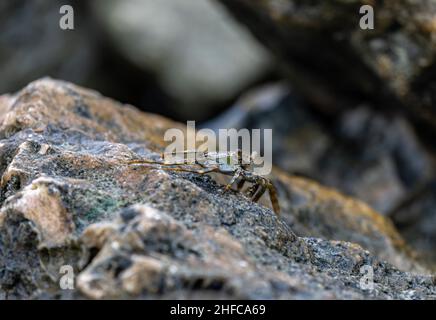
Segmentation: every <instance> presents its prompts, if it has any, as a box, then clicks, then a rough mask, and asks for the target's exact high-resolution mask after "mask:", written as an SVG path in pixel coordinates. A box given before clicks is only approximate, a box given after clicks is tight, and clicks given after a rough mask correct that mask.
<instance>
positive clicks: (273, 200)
mask: <svg viewBox="0 0 436 320" xmlns="http://www.w3.org/2000/svg"><path fill="white" fill-rule="evenodd" d="M267 188H268V192H269V198H270V200H271V204H272V207H273V210H274V212H275V213H276V214H277V215H280V204H279V199H278V196H277V190H276V188H275V187H274V185H273V184H272V183H270V182H269V183H268V185H267Z"/></svg>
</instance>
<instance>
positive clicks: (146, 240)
mask: <svg viewBox="0 0 436 320" xmlns="http://www.w3.org/2000/svg"><path fill="white" fill-rule="evenodd" d="M0 110H1V111H2V114H1V115H0V122H1V123H0V137H1V139H2V140H1V141H0V155H1V156H0V168H1V174H2V178H1V184H0V191H1V193H0V195H1V197H0V200H1V209H0V296H2V297H4V298H9V299H12V298H90V299H100V298H200V297H201V298H205V297H208V298H245V299H258V298H263V299H271V298H286V299H288V298H309V299H320V298H330V299H331V298H347V299H366V298H393V299H434V298H435V297H436V286H435V282H434V279H433V278H432V276H431V273H430V272H429V271H427V270H426V269H425V268H424V267H423V266H422V265H421V264H420V263H419V261H417V260H415V259H414V257H413V254H412V253H411V252H410V250H409V249H408V248H407V245H406V244H405V243H404V241H403V239H402V238H401V236H400V235H399V234H398V232H397V231H396V230H395V228H394V227H393V226H392V223H390V222H389V220H387V219H386V218H384V217H383V216H381V215H379V214H378V213H376V212H375V211H373V210H372V209H370V208H369V207H368V206H367V205H365V204H363V203H362V202H360V201H358V200H354V199H352V198H348V197H346V196H343V195H342V194H340V193H338V192H336V191H333V190H331V189H328V188H325V187H322V186H320V185H318V184H317V183H315V182H313V181H311V180H308V179H304V178H296V177H292V176H289V175H287V174H286V173H283V172H280V171H279V170H276V171H275V172H274V174H273V177H272V178H273V180H274V181H275V182H276V184H277V187H278V189H279V194H280V200H281V204H282V207H283V216H282V217H278V216H277V215H275V214H274V212H272V210H271V209H270V208H268V207H267V206H265V205H264V204H263V203H268V202H267V200H268V199H263V201H264V202H263V203H260V204H256V203H253V202H251V201H250V200H248V199H246V198H245V197H244V196H243V195H242V194H239V193H236V192H229V193H222V192H221V191H222V190H223V187H222V185H220V184H219V183H218V178H216V179H214V177H211V176H198V175H195V174H189V173H176V172H170V171H162V170H159V169H158V168H154V167H137V166H129V165H125V164H124V163H125V162H124V160H126V159H132V158H135V157H147V158H151V157H154V156H157V153H159V152H161V151H162V150H163V149H164V147H165V143H164V141H163V135H164V132H165V130H167V129H168V128H174V127H177V128H182V129H183V126H182V125H180V124H178V123H175V122H172V121H170V120H167V119H165V118H163V117H160V116H157V115H153V114H146V113H141V112H139V111H138V110H136V109H135V108H134V107H132V106H128V105H121V104H119V103H117V102H115V101H113V100H110V99H107V98H104V97H103V96H101V95H99V94H98V93H96V92H93V91H89V90H86V89H83V88H80V87H77V86H75V85H72V84H69V83H66V82H61V81H55V80H51V79H42V80H38V81H36V82H33V83H31V84H29V85H28V86H27V87H26V88H24V89H23V90H22V91H20V92H19V93H17V94H15V95H9V96H2V97H1V98H0ZM64 265H70V266H71V267H72V268H73V270H74V272H75V275H76V278H75V280H76V281H75V285H76V286H75V290H61V289H60V287H59V280H60V277H61V276H62V275H61V274H60V273H59V270H60V267H61V266H64ZM362 268H372V269H373V271H374V289H373V290H366V289H365V288H362V287H361V286H360V280H361V278H362V276H363V275H364V273H362V270H364V269H362Z"/></svg>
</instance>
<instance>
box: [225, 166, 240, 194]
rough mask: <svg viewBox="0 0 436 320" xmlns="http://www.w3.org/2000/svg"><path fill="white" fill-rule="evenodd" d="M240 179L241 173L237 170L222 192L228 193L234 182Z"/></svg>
mask: <svg viewBox="0 0 436 320" xmlns="http://www.w3.org/2000/svg"><path fill="white" fill-rule="evenodd" d="M241 177H242V172H241V171H240V170H237V171H236V172H235V174H234V175H233V177H232V179H231V180H230V182H229V183H228V184H227V185H226V187H225V190H224V192H227V191H229V190H230V189H231V188H232V185H233V184H234V183H235V182H236V180H238V179H240V178H241Z"/></svg>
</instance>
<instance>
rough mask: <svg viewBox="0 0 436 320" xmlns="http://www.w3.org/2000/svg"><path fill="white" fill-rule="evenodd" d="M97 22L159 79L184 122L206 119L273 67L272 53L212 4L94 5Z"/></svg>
mask: <svg viewBox="0 0 436 320" xmlns="http://www.w3.org/2000/svg"><path fill="white" fill-rule="evenodd" d="M93 9H94V10H93V12H94V14H95V16H96V20H97V21H100V23H101V25H102V28H103V29H104V30H105V31H106V33H107V34H109V35H110V38H111V41H112V42H113V44H114V46H115V47H117V48H119V51H120V52H121V54H122V55H123V56H124V57H125V58H126V59H128V60H129V61H131V62H132V63H134V64H135V65H136V66H137V67H138V68H140V69H142V70H145V71H151V72H153V74H155V75H156V77H157V79H158V81H159V83H160V84H161V86H162V87H163V88H164V89H165V91H166V92H167V93H168V94H169V95H170V96H172V97H173V98H174V100H175V101H176V102H178V103H179V105H177V106H175V107H174V110H173V113H174V114H175V115H176V116H181V118H182V119H186V118H187V119H204V118H207V116H209V115H210V114H212V113H213V108H214V107H216V106H217V105H219V104H223V103H225V102H227V101H229V100H231V99H233V98H234V97H235V96H236V95H237V94H238V93H239V92H240V91H241V90H242V89H244V88H245V87H247V86H248V85H249V84H251V83H253V82H255V81H257V80H258V79H259V77H261V76H262V75H264V74H265V73H266V71H267V70H268V69H269V68H270V65H271V64H270V60H269V56H268V53H267V52H266V50H264V49H263V48H262V47H261V46H260V45H258V44H257V42H256V41H254V40H253V39H252V37H251V35H250V34H249V33H248V32H247V31H246V30H245V29H244V28H241V27H240V26H239V25H238V24H237V23H235V22H234V21H233V20H232V19H231V18H230V17H228V15H227V13H226V12H225V11H224V10H223V9H222V8H221V6H220V5H218V4H217V3H215V2H214V1H211V0H204V1H197V0H185V1H177V0H148V1H138V0H128V1H94V2H93Z"/></svg>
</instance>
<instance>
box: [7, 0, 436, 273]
mask: <svg viewBox="0 0 436 320" xmlns="http://www.w3.org/2000/svg"><path fill="white" fill-rule="evenodd" d="M67 3H70V4H71V5H72V6H73V8H74V9H75V30H74V31H62V30H61V29H60V28H59V27H58V22H59V18H60V14H59V4H58V2H57V1H50V0H34V1H27V0H7V1H1V2H0V31H1V32H0V70H1V72H0V93H12V92H15V91H17V90H19V89H21V88H22V87H24V86H25V85H26V84H28V83H29V82H31V81H33V80H35V79H38V78H40V77H43V76H51V77H53V78H59V79H63V80H68V81H71V82H74V83H76V84H79V85H82V86H85V87H88V88H92V89H95V90H97V91H99V92H101V93H102V94H104V95H105V96H108V97H111V98H114V99H116V100H118V101H121V102H123V103H128V104H132V105H135V106H137V107H138V108H140V109H141V110H143V111H147V112H152V113H158V114H161V115H164V116H167V117H169V118H171V119H174V120H178V121H182V122H184V121H186V120H197V121H199V126H202V127H208V128H212V129H215V130H218V129H219V128H231V127H235V128H272V129H273V152H274V154H273V160H274V164H275V165H276V166H277V167H279V168H280V169H282V170H283V171H285V172H288V173H289V174H295V175H299V176H303V177H306V178H310V179H313V180H316V181H318V182H320V183H322V184H324V185H326V186H328V187H332V188H335V189H337V190H339V191H340V192H342V193H345V194H347V195H351V196H353V197H355V198H357V199H360V200H363V201H364V202H366V203H368V204H369V205H370V206H371V207H373V208H374V209H375V210H377V211H378V212H380V213H381V214H383V215H384V216H385V217H386V218H387V219H388V220H389V219H390V220H391V221H392V222H393V223H394V225H395V227H396V228H397V229H398V230H399V232H400V234H401V236H402V237H404V238H405V240H406V242H407V243H408V245H409V246H410V247H412V248H413V249H414V250H415V251H416V252H417V254H418V255H419V256H420V257H421V258H420V259H422V260H424V261H426V263H427V264H428V265H433V266H434V264H435V263H436V250H435V249H436V180H435V163H434V155H435V147H436V144H435V141H436V140H435V139H436V111H435V108H434V106H433V104H434V100H435V97H436V85H435V84H436V64H435V57H436V40H435V39H436V23H435V21H436V4H435V3H434V2H433V1H426V0H418V1H412V0H398V1H383V2H376V1H363V0H350V1H328V2H326V1H319V2H316V1H315V2H314V1H305V0H302V1H295V0H215V1H213V0H183V1H179V0H126V1H121V0H95V1H79V0H75V1H74V0H69V1H64V3H63V4H67ZM364 4H371V5H373V6H374V10H375V29H374V30H361V29H360V28H359V19H360V17H361V15H359V8H360V6H362V5H364ZM331 210H334V208H333V209H331ZM288 222H289V223H290V224H291V226H292V221H288ZM297 229H298V228H297ZM301 234H304V236H310V235H312V236H319V237H323V236H325V234H316V235H315V234H311V232H306V233H305V232H303V231H301ZM326 237H327V236H326ZM329 240H337V239H329Z"/></svg>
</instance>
